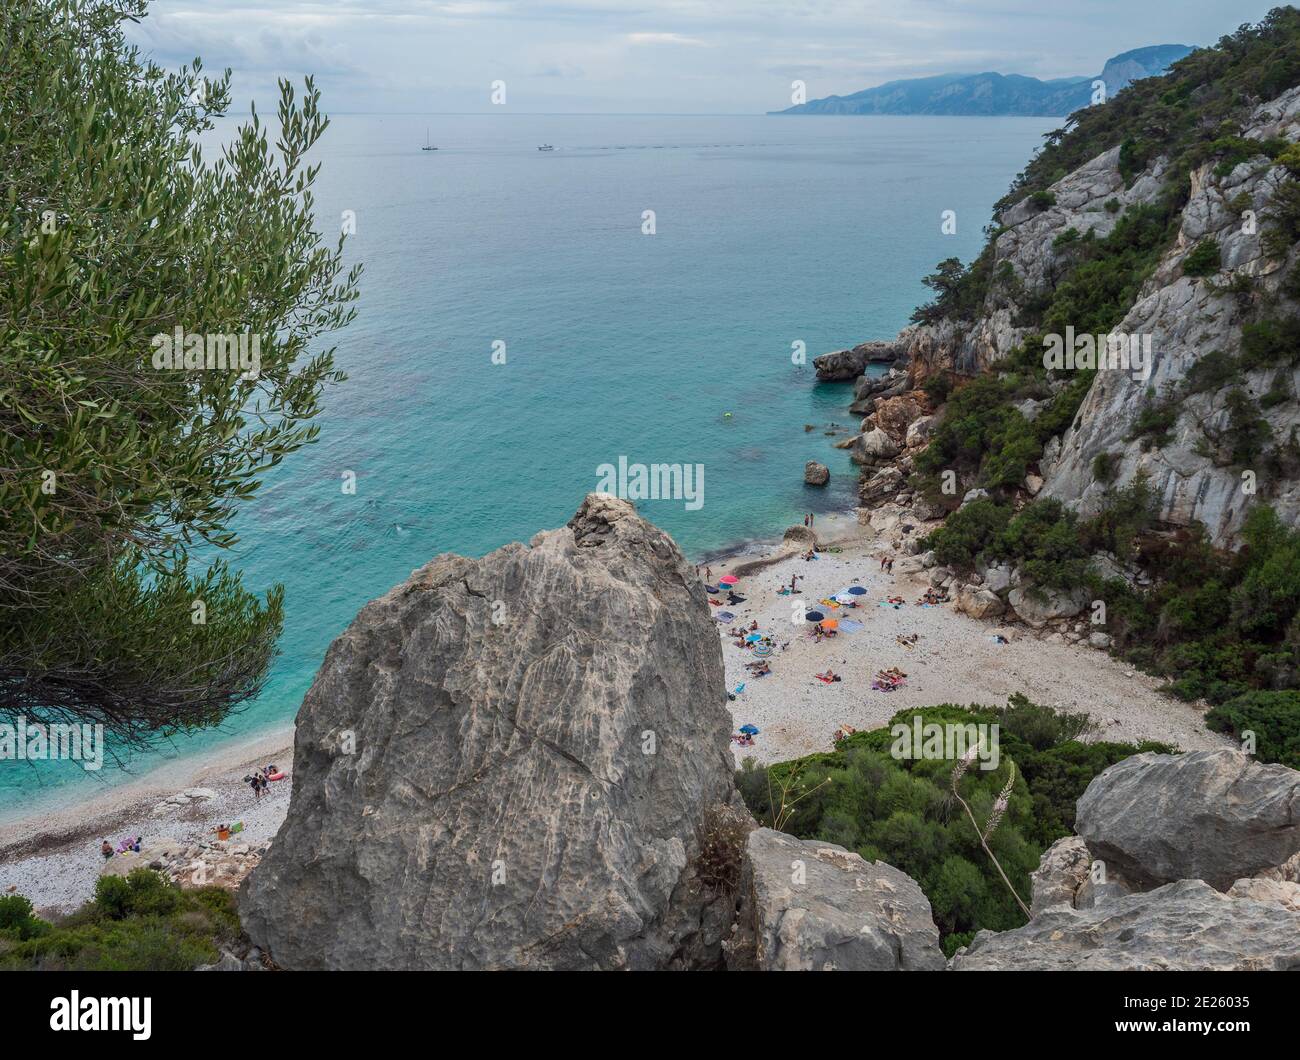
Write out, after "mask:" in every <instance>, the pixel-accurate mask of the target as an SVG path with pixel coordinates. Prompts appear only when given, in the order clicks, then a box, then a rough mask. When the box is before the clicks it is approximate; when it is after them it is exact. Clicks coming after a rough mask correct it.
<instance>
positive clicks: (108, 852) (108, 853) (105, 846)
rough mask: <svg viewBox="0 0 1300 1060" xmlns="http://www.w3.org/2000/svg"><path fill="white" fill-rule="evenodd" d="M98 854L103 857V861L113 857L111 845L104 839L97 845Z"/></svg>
mask: <svg viewBox="0 0 1300 1060" xmlns="http://www.w3.org/2000/svg"><path fill="white" fill-rule="evenodd" d="M99 852H100V853H101V854H103V855H104V860H105V861H107V860H108V859H109V858H111V857H112V856H113V844H112V843H110V842H109V841H108V840H107V839H105V840H104V841H103V842H102V843H100V844H99Z"/></svg>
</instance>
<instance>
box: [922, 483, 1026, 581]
mask: <svg viewBox="0 0 1300 1060" xmlns="http://www.w3.org/2000/svg"><path fill="white" fill-rule="evenodd" d="M1010 519H1011V509H1010V508H1009V507H1007V506H1006V505H1004V504H998V503H997V502H996V501H994V500H992V499H990V498H988V497H981V498H980V499H978V500H974V501H971V502H970V503H969V504H967V505H966V506H965V507H963V508H959V509H958V510H957V511H955V512H953V513H952V514H951V515H950V516H948V518H947V519H946V520H945V521H944V524H943V526H941V527H939V529H937V530H935V531H934V533H932V534H930V536H929V537H927V538H926V540H925V547H926V548H932V549H934V554H935V556H936V557H937V558H938V560H939V562H940V563H942V564H943V565H944V566H946V567H960V568H962V569H964V570H969V569H971V568H972V567H974V566H975V562H976V560H977V559H978V558H979V556H980V555H981V553H983V552H984V551H985V550H986V549H988V548H989V547H990V546H991V545H992V544H993V543H994V542H995V541H996V540H997V539H998V537H999V535H1001V533H1002V531H1003V530H1005V529H1006V526H1007V523H1008V522H1009V521H1010Z"/></svg>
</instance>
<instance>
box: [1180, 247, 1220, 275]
mask: <svg viewBox="0 0 1300 1060" xmlns="http://www.w3.org/2000/svg"><path fill="white" fill-rule="evenodd" d="M1221 260H1222V258H1221V254H1220V251H1219V244H1218V242H1217V241H1216V240H1213V239H1208V238H1207V239H1202V240H1201V241H1200V242H1199V243H1197V244H1196V246H1194V247H1193V248H1192V250H1191V253H1189V254H1188V255H1187V257H1185V258H1184V259H1183V275H1184V276H1212V275H1214V273H1216V272H1218V271H1219V263H1220V261H1221Z"/></svg>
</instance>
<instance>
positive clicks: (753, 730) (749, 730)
mask: <svg viewBox="0 0 1300 1060" xmlns="http://www.w3.org/2000/svg"><path fill="white" fill-rule="evenodd" d="M739 731H740V732H743V733H744V734H745V735H746V736H757V735H758V726H757V725H742V726H741V727H740V730H739Z"/></svg>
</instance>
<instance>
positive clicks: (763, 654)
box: [754, 644, 772, 659]
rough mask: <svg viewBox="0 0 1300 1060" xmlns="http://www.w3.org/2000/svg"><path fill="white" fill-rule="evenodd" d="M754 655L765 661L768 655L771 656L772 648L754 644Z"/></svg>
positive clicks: (767, 645)
mask: <svg viewBox="0 0 1300 1060" xmlns="http://www.w3.org/2000/svg"><path fill="white" fill-rule="evenodd" d="M754 654H755V655H757V656H758V657H759V658H760V659H766V658H767V657H768V656H769V655H771V654H772V647H771V645H769V644H755V645H754Z"/></svg>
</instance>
